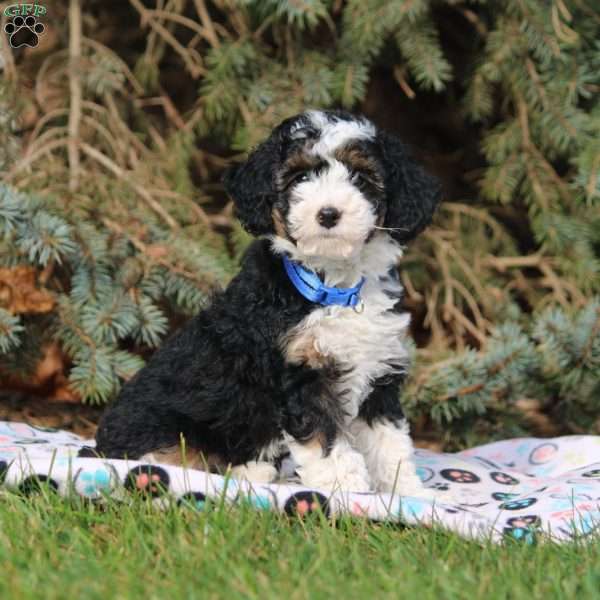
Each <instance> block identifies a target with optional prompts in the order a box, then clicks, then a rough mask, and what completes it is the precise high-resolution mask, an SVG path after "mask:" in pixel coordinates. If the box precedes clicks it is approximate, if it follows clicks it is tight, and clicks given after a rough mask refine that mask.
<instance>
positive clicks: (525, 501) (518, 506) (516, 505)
mask: <svg viewBox="0 0 600 600" xmlns="http://www.w3.org/2000/svg"><path fill="white" fill-rule="evenodd" d="M536 502H537V500H536V499H535V498H520V499H519V500H509V501H508V502H503V503H502V504H501V505H500V508H501V509H503V510H523V509H524V508H529V507H530V506H531V505H532V504H535V503H536Z"/></svg>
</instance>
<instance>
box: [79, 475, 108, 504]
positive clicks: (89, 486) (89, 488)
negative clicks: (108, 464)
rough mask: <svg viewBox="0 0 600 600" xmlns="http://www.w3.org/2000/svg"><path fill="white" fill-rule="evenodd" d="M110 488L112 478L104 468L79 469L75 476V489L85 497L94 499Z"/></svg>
mask: <svg viewBox="0 0 600 600" xmlns="http://www.w3.org/2000/svg"><path fill="white" fill-rule="evenodd" d="M111 488H112V478H111V476H110V473H109V472H108V471H107V470H106V469H94V470H92V471H85V470H81V471H79V473H78V474H77V476H76V478H75V489H76V490H77V492H78V493H79V494H80V495H81V496H84V497H85V498H88V499H91V500H96V499H100V498H102V497H103V496H105V495H106V494H107V493H108V492H110V490H111Z"/></svg>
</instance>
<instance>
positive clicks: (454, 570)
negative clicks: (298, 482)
mask: <svg viewBox="0 0 600 600" xmlns="http://www.w3.org/2000/svg"><path fill="white" fill-rule="evenodd" d="M0 565H1V568H2V576H1V577H0V598H10V599H19V600H20V599H29V598H43V599H44V600H52V599H55V598H65V599H66V598H68V599H69V600H72V599H76V600H81V599H88V598H89V599H93V598H98V599H102V600H106V598H119V599H120V598H127V599H128V598H144V599H153V598H161V599H169V600H178V599H180V598H181V599H193V598H201V599H203V600H204V599H210V598H227V599H235V598H244V599H245V598H261V599H265V598H274V599H275V598H276V599H284V600H293V599H300V598H310V599H311V600H312V599H319V598H327V599H329V598H343V599H352V598H361V599H362V598H365V599H368V600H379V599H380V598H405V599H406V598H416V599H418V600H427V599H429V598H432V599H434V598H435V599H436V600H437V599H452V598H470V599H478V598H482V599H485V600H488V599H495V598H507V599H508V598H510V599H511V600H513V599H518V598H528V599H531V598H543V599H544V600H549V599H552V598H561V599H562V598H574V597H577V598H578V599H580V598H598V597H599V596H600V544H598V543H597V540H595V541H594V542H587V543H585V544H584V543H578V544H573V545H569V546H555V545H550V544H545V545H539V546H526V545H521V544H519V543H510V544H508V545H504V546H494V545H489V544H486V545H480V544H477V543H474V542H469V541H465V540H463V539H460V538H458V537H456V536H454V535H450V534H445V533H442V532H440V531H431V530H426V529H403V528H400V527H398V526H392V525H385V524H374V523H369V522H367V521H364V520H358V519H356V520H352V519H344V520H341V521H338V522H337V523H336V524H335V525H332V524H331V523H329V522H327V521H326V520H325V519H324V518H323V517H322V516H319V515H318V516H312V517H311V518H310V519H309V520H307V521H305V522H302V521H300V520H298V519H290V518H287V517H285V516H282V515H279V514H275V513H271V512H262V511H258V510H256V509H252V508H246V507H228V506H220V507H214V508H212V509H207V510H206V511H203V512H197V511H194V510H192V509H186V508H177V507H170V508H167V510H166V511H161V510H159V509H157V508H156V507H154V506H152V505H150V504H149V503H148V502H144V501H143V500H136V501H134V502H132V503H130V504H121V505H118V504H116V503H111V504H110V505H108V506H107V507H106V508H103V509H100V508H98V507H94V506H93V505H86V504H83V503H82V502H69V501H66V500H64V499H61V498H58V497H54V496H52V495H49V494H44V495H42V496H37V497H32V498H23V497H20V496H17V495H14V494H11V493H8V492H3V493H2V495H1V496H0Z"/></svg>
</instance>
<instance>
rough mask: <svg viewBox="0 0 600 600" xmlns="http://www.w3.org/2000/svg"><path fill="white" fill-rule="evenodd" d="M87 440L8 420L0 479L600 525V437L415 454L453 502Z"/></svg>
mask: <svg viewBox="0 0 600 600" xmlns="http://www.w3.org/2000/svg"><path fill="white" fill-rule="evenodd" d="M89 445H93V443H91V442H90V441H89V440H84V439H82V438H81V437H79V436H76V435H74V434H72V433H68V432H65V431H58V430H54V429H48V428H41V427H35V426H32V425H26V424H24V423H10V422H3V421H0V481H1V482H2V484H3V485H4V486H5V487H7V488H9V489H13V490H18V491H20V492H22V493H25V494H29V493H32V492H34V491H36V490H37V489H39V486H40V482H45V483H46V485H48V486H50V487H51V488H53V489H54V490H56V491H57V492H58V493H59V494H63V495H68V494H73V493H75V494H79V495H80V496H82V497H84V498H87V499H89V500H90V501H93V502H102V501H104V500H105V499H106V498H107V497H109V496H110V497H113V498H116V499H117V500H125V499H126V498H127V497H128V495H130V494H132V493H141V494H148V495H149V496H151V497H152V498H156V499H157V501H158V502H164V494H169V495H171V496H172V497H173V499H174V500H175V501H176V502H178V503H186V504H187V505H190V506H192V507H194V508H198V509H200V510H201V509H203V508H204V507H205V505H206V504H207V503H208V504H209V503H210V502H211V501H214V500H219V501H222V500H225V501H227V502H246V503H250V504H251V505H252V506H255V507H256V508H257V509H260V510H279V511H284V512H286V513H288V514H300V515H305V514H307V513H310V512H312V511H314V510H323V511H324V512H325V513H326V514H328V515H341V514H349V515H354V516H356V517H364V518H369V519H373V520H378V521H384V520H387V521H395V522H401V523H404V524H407V525H416V526H427V527H429V526H432V525H436V526H439V527H442V528H444V529H447V530H451V531H454V532H456V533H458V534H459V535H462V536H465V537H469V538H474V539H491V540H493V541H499V540H501V539H503V538H506V537H510V538H513V539H516V540H522V541H524V542H527V543H532V542H535V541H536V540H538V539H542V538H543V539H551V540H554V541H559V542H560V541H569V540H573V539H577V538H580V537H583V536H588V535H590V534H592V533H593V532H594V531H595V530H596V528H597V527H598V525H600V436H581V435H579V436H565V437H558V438H553V439H540V438H517V439H512V440H506V441H501V442H495V443H492V444H487V445H484V446H478V447H476V448H471V449H469V450H465V451H463V452H458V453H456V454H442V453H434V452H431V451H428V450H417V456H416V462H417V466H418V473H419V476H420V477H421V479H422V480H423V482H425V484H426V486H427V487H432V488H435V489H438V490H444V491H446V492H448V493H449V494H450V495H451V496H452V497H453V501H452V503H451V504H446V503H439V502H431V501H428V500H422V499H418V498H410V497H402V496H398V495H390V494H357V493H352V492H351V491H347V490H337V491H333V492H332V491H330V490H312V489H307V488H305V487H302V486H300V485H294V484H291V483H279V484H270V485H265V484H252V483H247V482H238V481H234V480H231V479H227V478H223V477H221V476H218V475H212V474H208V473H205V472H203V471H198V470H193V469H183V468H180V467H173V466H168V465H159V464H152V465H149V464H145V463H140V462H137V461H124V460H104V459H99V458H78V457H77V456H76V455H77V452H78V450H79V449H80V448H81V447H82V446H89Z"/></svg>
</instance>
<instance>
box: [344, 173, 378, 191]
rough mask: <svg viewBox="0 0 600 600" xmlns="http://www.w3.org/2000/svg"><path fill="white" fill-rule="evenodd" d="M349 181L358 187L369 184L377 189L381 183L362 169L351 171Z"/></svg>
mask: <svg viewBox="0 0 600 600" xmlns="http://www.w3.org/2000/svg"><path fill="white" fill-rule="evenodd" d="M350 181H351V182H352V183H354V184H355V185H357V186H359V187H361V186H371V187H374V188H376V189H378V190H380V189H382V185H381V183H380V182H379V181H377V180H376V179H375V178H373V177H371V176H370V175H369V174H368V173H365V172H364V171H352V174H351V177H350Z"/></svg>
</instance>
